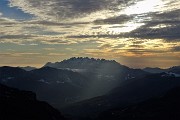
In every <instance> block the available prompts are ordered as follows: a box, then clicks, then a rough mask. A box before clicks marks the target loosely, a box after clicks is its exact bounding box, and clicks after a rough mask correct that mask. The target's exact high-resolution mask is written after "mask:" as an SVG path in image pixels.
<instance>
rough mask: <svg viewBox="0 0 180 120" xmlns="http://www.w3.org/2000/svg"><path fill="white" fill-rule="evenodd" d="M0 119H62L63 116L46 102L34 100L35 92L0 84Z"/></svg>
mask: <svg viewBox="0 0 180 120" xmlns="http://www.w3.org/2000/svg"><path fill="white" fill-rule="evenodd" d="M0 119H1V120H64V117H63V116H62V115H61V113H60V112H59V111H58V110H56V109H54V108H53V107H51V106H50V105H49V104H47V103H46V102H40V101H38V100H36V95H35V93H33V92H28V91H20V90H18V89H14V88H10V87H7V86H4V85H1V84H0Z"/></svg>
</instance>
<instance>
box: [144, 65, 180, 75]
mask: <svg viewBox="0 0 180 120" xmlns="http://www.w3.org/2000/svg"><path fill="white" fill-rule="evenodd" d="M142 70H144V71H146V72H149V73H162V72H173V73H176V74H180V66H174V67H170V68H167V69H161V68H158V67H156V68H150V67H146V68H144V69H142Z"/></svg>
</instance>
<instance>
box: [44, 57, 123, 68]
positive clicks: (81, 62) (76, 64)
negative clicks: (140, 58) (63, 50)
mask: <svg viewBox="0 0 180 120" xmlns="http://www.w3.org/2000/svg"><path fill="white" fill-rule="evenodd" d="M106 65H109V66H122V65H121V64H120V63H118V62H116V61H115V60H106V59H98V58H97V59H96V58H89V57H72V58H69V59H65V60H63V61H61V62H55V63H51V62H48V63H47V64H46V65H45V66H44V67H47V66H49V67H54V68H71V69H87V68H88V69H90V68H96V67H97V66H106Z"/></svg>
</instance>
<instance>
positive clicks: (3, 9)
mask: <svg viewBox="0 0 180 120" xmlns="http://www.w3.org/2000/svg"><path fill="white" fill-rule="evenodd" d="M0 3H2V4H1V6H0V58H1V60H2V62H1V63H0V65H13V66H18V65H20V66H26V65H32V66H41V65H43V64H44V63H45V62H47V61H52V62H55V61H59V60H62V59H65V58H69V57H72V56H88V57H96V58H106V59H115V60H117V61H118V62H120V63H122V64H125V65H129V66H131V67H145V66H152V67H155V66H158V67H169V66H172V65H179V64H180V61H179V59H180V14H179V13H180V2H179V1H178V0H174V1H171V0H154V1H152V0H99V1H96V0H76V1H74V0H51V1H49V0H38V1H37V0H8V1H7V0H2V1H1V2H0ZM10 13H11V14H10Z"/></svg>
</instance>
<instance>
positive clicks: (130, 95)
mask: <svg viewBox="0 0 180 120" xmlns="http://www.w3.org/2000/svg"><path fill="white" fill-rule="evenodd" d="M0 84H3V85H6V86H9V87H13V88H18V89H20V90H26V91H33V92H35V93H36V94H37V98H38V99H39V100H42V101H46V102H48V103H49V104H50V105H52V106H54V107H55V108H59V109H60V110H61V112H62V113H63V114H64V115H65V116H66V117H67V118H69V119H72V120H85V119H87V120H88V119H106V118H107V119H109V120H111V119H110V118H111V117H112V119H119V118H121V119H126V120H130V119H129V118H128V117H127V116H128V115H129V116H130V118H132V117H133V116H134V115H135V116H136V117H135V119H136V118H137V119H139V117H138V116H139V113H140V114H141V108H138V107H137V109H134V108H133V106H137V105H142V106H145V111H149V110H148V109H151V108H148V105H149V104H151V102H152V103H156V102H157V101H160V100H164V97H163V98H162V99H161V97H162V96H165V95H166V94H167V93H168V91H170V90H171V89H174V88H177V87H180V67H179V66H175V67H171V68H168V69H160V68H146V69H132V68H129V67H127V66H124V65H121V64H119V63H118V62H116V61H114V60H105V59H94V58H87V57H85V58H83V57H78V58H75V57H73V58H70V59H67V60H63V61H61V62H56V63H50V62H49V63H47V64H45V65H44V66H43V67H42V68H31V67H28V68H21V67H9V66H4V67H0ZM169 94H171V92H170V93H169ZM154 98H155V99H156V98H157V99H158V100H157V101H154ZM152 99H153V100H152ZM173 99H175V97H174V98H173ZM148 101H150V102H148ZM170 102H171V101H170ZM176 102H177V101H176ZM157 103H158V102H157ZM146 105H147V107H146ZM162 106H163V107H164V109H165V108H168V106H166V105H164V104H162ZM153 107H154V108H155V106H152V108H153ZM126 108H127V109H128V111H126ZM124 109H125V112H122V111H124ZM157 109H158V108H157ZM133 110H137V111H138V113H135V114H132V113H133ZM106 113H107V116H106V115H105V114H106ZM114 113H115V116H114V115H111V114H114ZM116 113H119V114H116ZM149 113H151V114H148V113H147V114H146V113H145V116H144V117H142V118H143V120H146V119H144V118H145V117H147V115H150V116H151V115H152V116H155V117H156V115H153V114H154V113H153V111H149ZM123 114H124V115H125V117H123ZM142 114H143V113H142ZM158 115H159V116H161V113H157V118H159V117H158ZM116 116H118V117H116ZM152 116H151V117H152ZM155 117H152V118H155Z"/></svg>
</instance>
